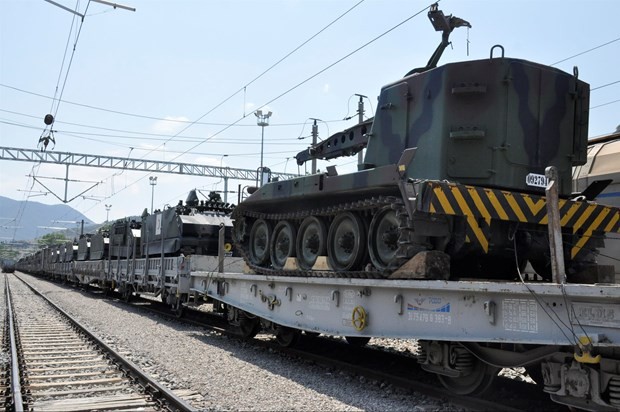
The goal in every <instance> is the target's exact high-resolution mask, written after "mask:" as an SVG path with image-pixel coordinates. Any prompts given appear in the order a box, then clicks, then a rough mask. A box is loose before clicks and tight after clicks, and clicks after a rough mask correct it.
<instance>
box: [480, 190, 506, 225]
mask: <svg viewBox="0 0 620 412" xmlns="http://www.w3.org/2000/svg"><path fill="white" fill-rule="evenodd" d="M485 192H486V193H487V197H488V198H489V200H490V201H491V204H492V205H493V208H495V212H497V214H498V215H499V218H500V219H502V220H509V219H508V215H507V214H506V211H505V210H504V208H503V207H502V205H501V204H500V203H499V200H497V197H496V196H495V193H494V192H493V191H492V190H485Z"/></svg>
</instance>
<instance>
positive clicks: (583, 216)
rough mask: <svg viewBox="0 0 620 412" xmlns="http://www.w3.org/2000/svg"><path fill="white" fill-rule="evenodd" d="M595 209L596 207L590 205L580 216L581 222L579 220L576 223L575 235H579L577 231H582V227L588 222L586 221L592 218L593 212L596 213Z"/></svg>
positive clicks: (574, 227)
mask: <svg viewBox="0 0 620 412" xmlns="http://www.w3.org/2000/svg"><path fill="white" fill-rule="evenodd" d="M595 209H596V205H590V206H588V207H587V208H586V210H584V211H583V213H582V214H581V216H579V220H577V222H575V226H573V233H577V231H578V230H579V229H581V226H583V224H584V223H585V222H586V220H587V219H588V218H589V217H590V215H591V214H592V212H594V210H595Z"/></svg>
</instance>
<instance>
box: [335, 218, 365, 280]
mask: <svg viewBox="0 0 620 412" xmlns="http://www.w3.org/2000/svg"><path fill="white" fill-rule="evenodd" d="M365 256H366V225H365V223H364V221H363V220H362V218H360V217H359V216H358V215H357V214H355V213H352V212H344V213H340V214H339V215H338V216H336V218H335V219H334V220H333V221H332V224H331V226H330V227H329V233H328V235H327V260H328V262H329V265H330V267H331V268H332V269H333V270H336V271H347V270H356V269H358V268H359V266H360V264H361V263H362V261H363V259H364V257H365Z"/></svg>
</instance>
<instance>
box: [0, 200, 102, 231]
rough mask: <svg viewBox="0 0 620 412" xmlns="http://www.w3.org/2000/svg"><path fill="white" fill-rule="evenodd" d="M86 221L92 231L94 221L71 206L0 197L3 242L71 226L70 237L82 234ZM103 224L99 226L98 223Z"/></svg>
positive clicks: (87, 226) (0, 226) (0, 228)
mask: <svg viewBox="0 0 620 412" xmlns="http://www.w3.org/2000/svg"><path fill="white" fill-rule="evenodd" d="M82 220H84V232H85V233H86V232H87V231H88V230H92V225H93V223H92V221H91V220H90V219H89V218H87V217H86V216H84V215H83V214H81V213H80V212H78V211H77V210H75V209H73V208H72V207H71V206H67V205H64V204H63V205H45V204H43V203H39V202H33V201H19V200H14V199H10V198H8V197H4V196H0V242H8V241H11V240H15V241H20V240H32V239H35V238H38V237H41V236H43V235H45V234H48V233H51V232H56V231H58V230H62V228H66V229H68V230H69V231H68V233H67V235H66V237H67V238H71V239H72V238H73V237H75V234H76V233H79V229H80V227H79V226H80V223H74V222H81V221H82ZM97 226H99V225H97Z"/></svg>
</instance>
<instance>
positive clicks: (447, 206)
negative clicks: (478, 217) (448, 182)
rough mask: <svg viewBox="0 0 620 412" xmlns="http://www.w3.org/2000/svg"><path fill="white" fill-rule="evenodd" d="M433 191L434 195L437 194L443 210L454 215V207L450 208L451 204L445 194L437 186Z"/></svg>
mask: <svg viewBox="0 0 620 412" xmlns="http://www.w3.org/2000/svg"><path fill="white" fill-rule="evenodd" d="M433 191H434V192H435V196H437V199H439V203H441V206H442V207H443V210H444V211H445V212H446V213H447V214H449V215H456V213H455V212H454V209H452V205H451V204H450V202H449V201H448V198H447V197H446V194H445V193H444V192H443V190H442V189H441V188H440V187H438V188H436V189H434V190H433Z"/></svg>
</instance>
